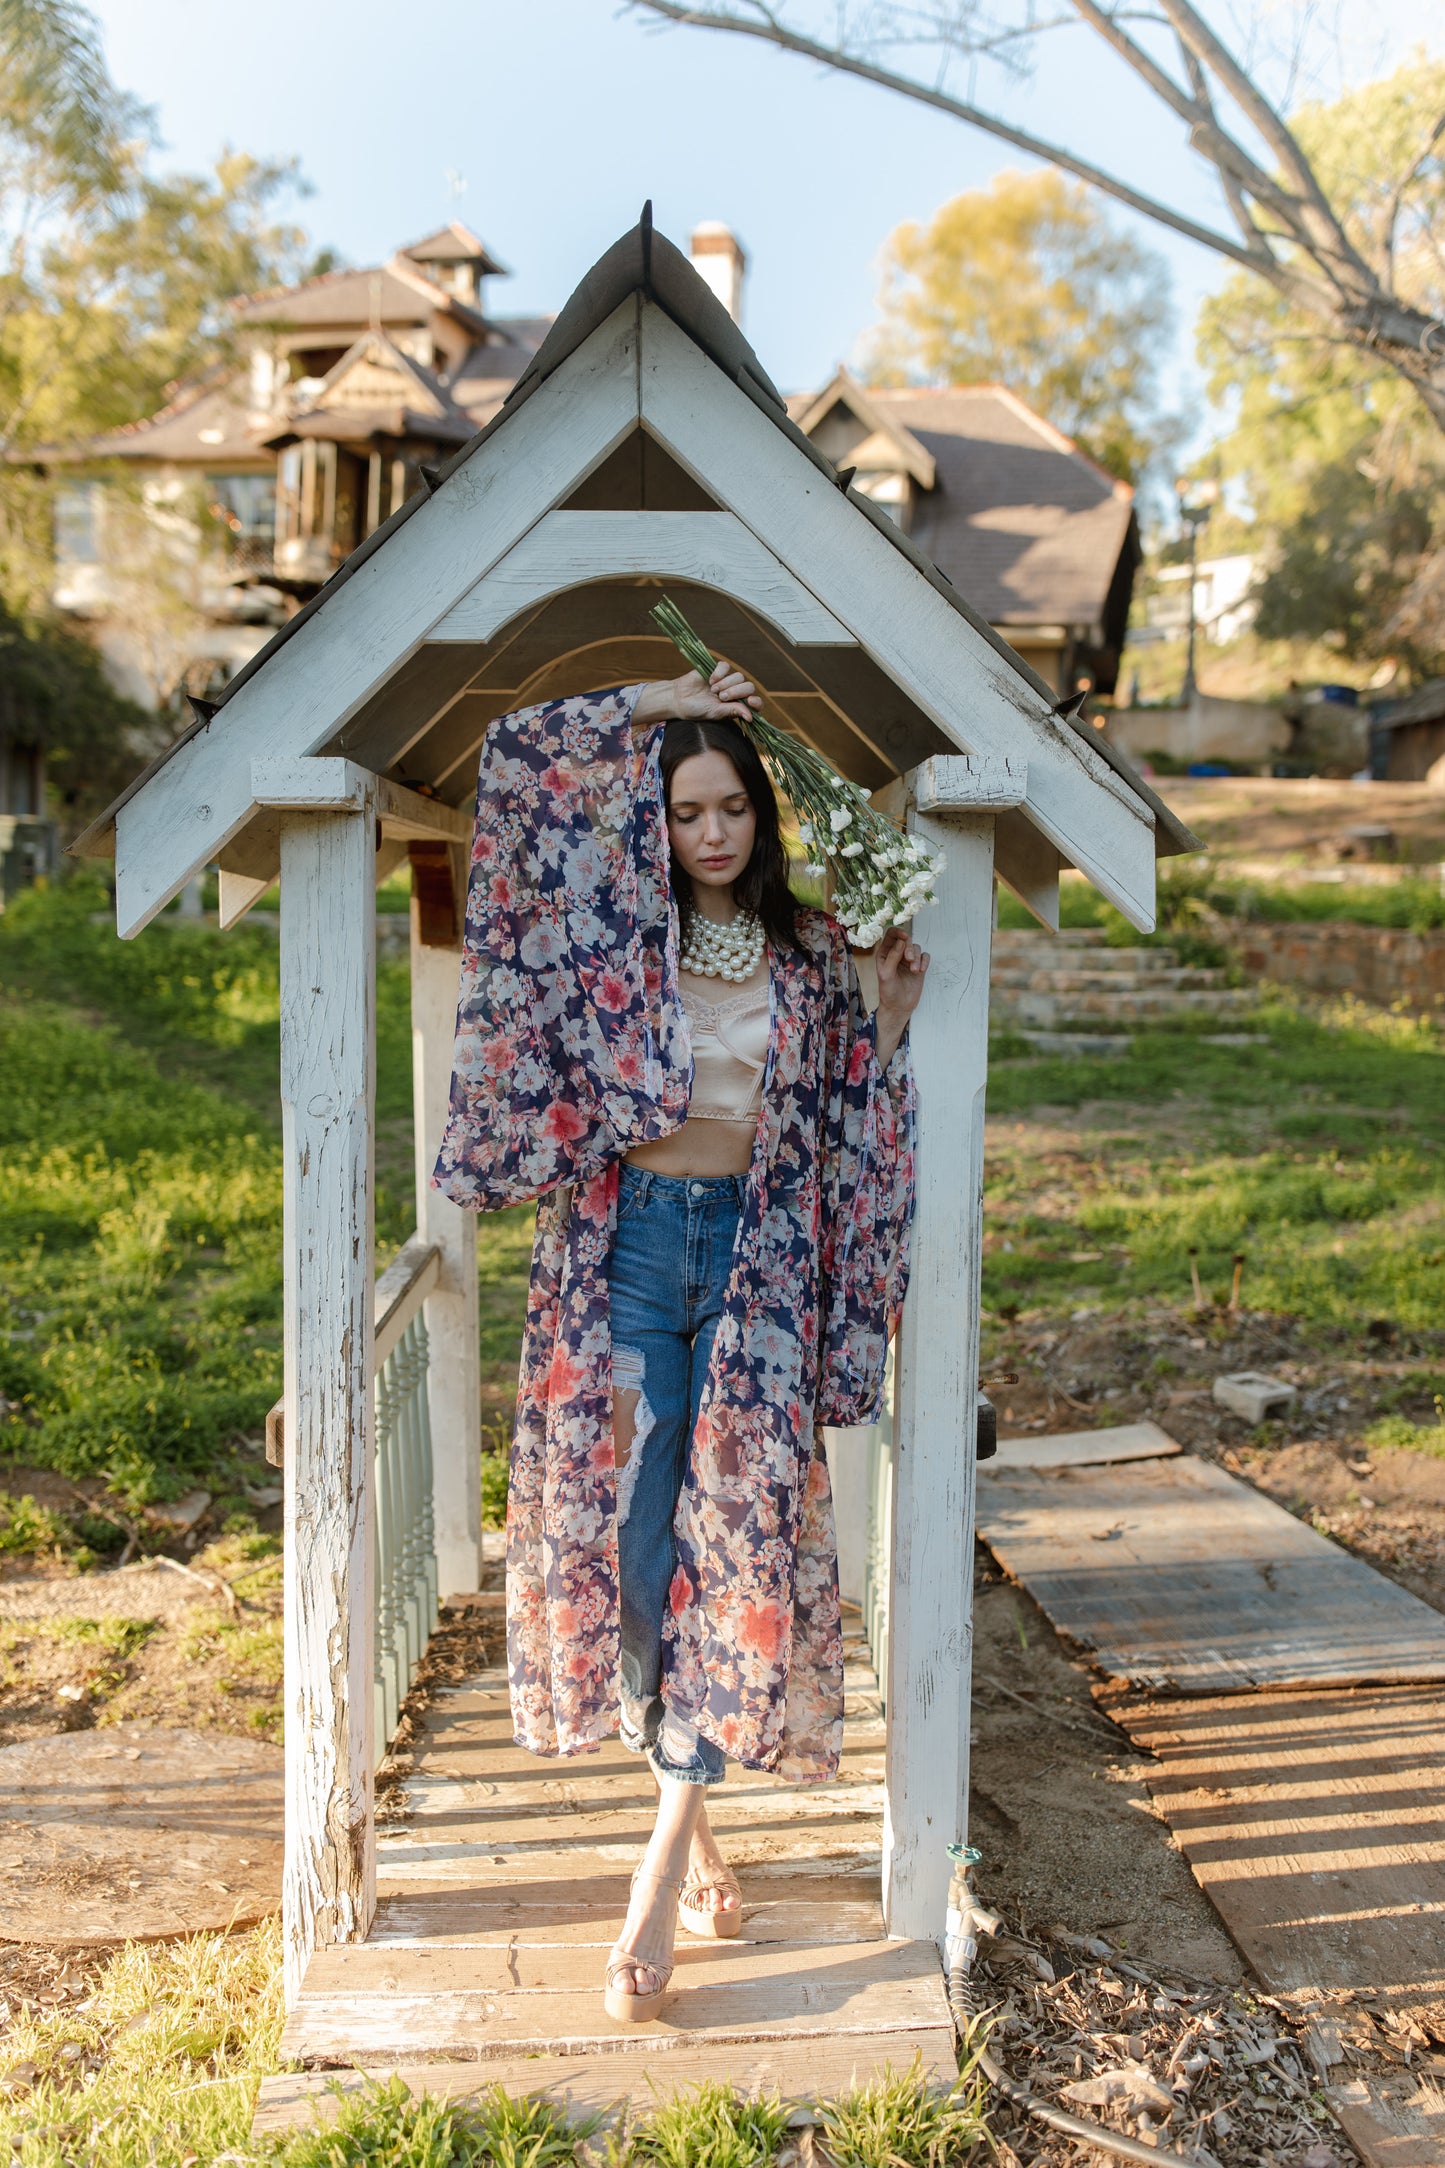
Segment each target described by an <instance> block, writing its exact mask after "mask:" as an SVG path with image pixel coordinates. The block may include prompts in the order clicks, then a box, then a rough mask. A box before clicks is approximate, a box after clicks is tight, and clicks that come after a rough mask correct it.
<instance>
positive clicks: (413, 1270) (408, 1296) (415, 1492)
mask: <svg viewBox="0 0 1445 2168" xmlns="http://www.w3.org/2000/svg"><path fill="white" fill-rule="evenodd" d="M441 1266H442V1256H441V1251H440V1249H438V1248H437V1246H436V1245H435V1244H434V1243H429V1242H424V1241H423V1240H422V1238H421V1236H420V1235H413V1236H412V1238H411V1240H410V1241H409V1242H407V1243H406V1244H405V1245H404V1246H403V1248H402V1249H400V1250H399V1251H398V1252H397V1254H396V1256H395V1257H394V1258H393V1259H392V1261H391V1263H390V1264H389V1265H388V1266H387V1268H386V1270H385V1272H383V1273H382V1275H381V1277H380V1278H379V1279H378V1281H377V1283H376V1298H375V1310H374V1313H373V1314H374V1332H375V1341H374V1350H373V1358H372V1359H373V1363H374V1366H375V1377H376V1449H375V1454H374V1457H373V1461H372V1475H373V1484H374V1488H373V1493H372V1501H373V1511H372V1528H373V1531H374V1555H375V1591H376V1595H375V1603H376V1623H375V1643H374V1648H375V1654H374V1658H373V1667H372V1669H373V1681H374V1692H375V1695H376V1745H377V1753H378V1756H380V1755H381V1754H382V1753H384V1752H385V1750H386V1747H387V1746H388V1744H389V1743H390V1740H391V1737H392V1734H393V1733H394V1732H395V1730H396V1722H397V1716H398V1713H399V1711H400V1708H401V1704H402V1702H403V1701H404V1700H405V1699H406V1693H407V1689H408V1687H409V1686H410V1685H411V1682H412V1680H413V1678H414V1677H415V1676H416V1667H417V1665H418V1664H419V1663H420V1662H421V1659H422V1655H423V1653H424V1651H425V1649H426V1645H427V1642H428V1641H429V1640H430V1639H431V1634H432V1629H433V1627H434V1626H435V1625H436V1620H437V1597H438V1588H437V1561H436V1542H435V1528H434V1519H433V1515H434V1508H433V1490H432V1474H433V1471H432V1439H431V1413H430V1403H429V1398H428V1392H427V1370H428V1363H429V1353H428V1340H427V1329H426V1321H425V1319H424V1317H423V1315H422V1306H423V1304H424V1303H425V1301H426V1298H427V1296H428V1295H429V1294H430V1293H431V1292H432V1290H433V1288H435V1287H436V1285H437V1283H438V1281H439V1279H440V1277H441ZM284 1408H285V1403H284V1402H282V1401H279V1400H278V1401H277V1403H276V1405H275V1407H274V1408H272V1410H271V1412H270V1414H269V1415H268V1416H267V1418H266V1458H267V1459H268V1460H269V1461H270V1462H271V1463H272V1464H273V1466H275V1467H278V1468H279V1467H282V1466H284V1462H285V1413H284Z"/></svg>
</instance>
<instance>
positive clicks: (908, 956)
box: [874, 926, 928, 1069]
mask: <svg viewBox="0 0 1445 2168" xmlns="http://www.w3.org/2000/svg"><path fill="white" fill-rule="evenodd" d="M874 964H875V967H876V969H877V972H878V1059H879V1061H880V1062H881V1063H882V1065H883V1067H884V1068H885V1069H886V1068H887V1066H888V1064H889V1062H890V1061H891V1060H892V1059H893V1056H894V1054H895V1053H896V1052H897V1049H898V1042H899V1040H900V1039H901V1038H902V1037H903V1034H904V1032H905V1031H906V1030H907V1028H908V1019H909V1018H910V1017H911V1016H912V1014H913V1012H914V1010H915V1009H916V1008H917V1007H918V1003H919V999H920V996H921V995H922V993H923V981H924V977H925V975H926V973H927V971H928V951H927V950H926V949H921V948H920V947H919V946H918V943H917V942H916V941H910V940H909V938H908V935H907V934H906V933H905V932H904V931H903V929H902V927H901V926H895V927H894V928H893V929H892V931H891V932H889V933H886V934H885V935H884V936H883V939H882V941H881V942H880V943H879V945H878V952H877V954H876V956H875V957H874Z"/></svg>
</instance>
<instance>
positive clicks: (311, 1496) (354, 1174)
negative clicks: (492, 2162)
mask: <svg viewBox="0 0 1445 2168" xmlns="http://www.w3.org/2000/svg"><path fill="white" fill-rule="evenodd" d="M296 765H297V768H298V770H299V769H301V768H303V767H304V766H305V764H304V763H297V764H296ZM375 860H376V840H375V821H374V813H373V808H372V804H371V800H370V798H369V796H368V795H367V794H366V792H365V791H363V792H362V794H361V802H360V803H359V804H358V805H356V807H355V809H354V810H347V811H326V812H296V813H287V814H286V815H285V817H284V818H283V821H282V829H281V1099H282V1114H283V1121H284V1150H285V1244H286V1299H285V1437H286V1509H285V1510H286V1536H285V1581H284V1588H285V1690H286V1864H285V1876H284V1889H283V1903H282V1911H283V1923H284V1935H285V1985H286V1998H287V2001H288V2003H291V2002H294V2000H295V1998H296V1995H297V1993H298V1991H299V1989H300V1986H301V1979H302V1975H303V1973H304V1971H305V1969H306V1962H307V1959H308V1958H309V1957H310V1954H311V1951H312V1949H313V1948H315V1947H317V1946H318V1945H321V1944H325V1943H330V1942H356V1941H359V1940H360V1939H361V1937H362V1936H363V1935H365V1933H366V1930H367V1928H368V1927H369V1926H370V1924H371V1915H372V1912H373V1910H374V1908H375V1903H376V1857H375V1845H374V1832H373V1825H372V1768H373V1765H374V1761H375V1754H374V1751H373V1729H374V1725H373V1709H372V1626H373V1602H374V1592H373V1587H372V1580H373V1563H372V1520H371V1516H372V1502H371V1462H372V1453H373V1445H374V1428H375V1425H374V1417H373V1409H372V1348H373V1337H372V1280H373V1269H374V1268H373V1220H374V1185H373V1167H372V1127H373V1122H372V1113H373V1105H374V1101H375V1095H376V992H375V988H376V972H375V957H376V927H375V915H374V911H375V907H374V898H373V877H374V867H375Z"/></svg>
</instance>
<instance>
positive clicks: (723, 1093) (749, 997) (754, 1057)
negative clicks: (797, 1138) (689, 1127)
mask: <svg viewBox="0 0 1445 2168" xmlns="http://www.w3.org/2000/svg"><path fill="white" fill-rule="evenodd" d="M681 992H682V1006H683V1009H684V1010H685V1012H686V1015H687V1030H688V1037H689V1038H690V1039H691V1041H692V1060H693V1074H692V1099H691V1101H690V1102H689V1105H688V1110H687V1118H688V1120H689V1121H709V1122H749V1121H751V1120H752V1119H753V1117H754V1115H755V1114H756V1113H757V1110H758V1100H759V1098H760V1097H761V1095H762V1088H763V1072H764V1070H765V1069H766V1068H767V1064H768V1031H769V1023H770V1012H769V987H768V984H767V982H766V981H764V983H763V984H762V985H761V986H757V987H753V988H752V989H751V990H750V991H747V992H744V993H741V994H734V995H733V996H732V998H731V999H730V1000H728V1001H708V1000H705V999H704V997H703V996H702V995H701V994H694V993H690V992H689V991H688V990H687V988H685V987H684V988H682V989H681Z"/></svg>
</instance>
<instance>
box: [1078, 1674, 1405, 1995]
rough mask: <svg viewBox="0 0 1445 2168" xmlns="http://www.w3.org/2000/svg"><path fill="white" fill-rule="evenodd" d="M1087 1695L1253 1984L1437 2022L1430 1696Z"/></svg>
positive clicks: (1394, 1692) (1375, 1690) (1398, 1689)
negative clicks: (1420, 2009)
mask: <svg viewBox="0 0 1445 2168" xmlns="http://www.w3.org/2000/svg"><path fill="white" fill-rule="evenodd" d="M1102 1698H1103V1699H1104V1702H1105V1706H1106V1707H1107V1708H1108V1710H1109V1713H1110V1714H1111V1716H1113V1717H1114V1719H1115V1721H1116V1722H1118V1723H1120V1724H1122V1725H1123V1726H1124V1728H1125V1730H1126V1731H1127V1732H1128V1733H1129V1736H1130V1738H1131V1739H1133V1740H1134V1742H1135V1743H1136V1745H1138V1746H1140V1747H1143V1748H1144V1749H1145V1750H1146V1751H1147V1752H1149V1753H1150V1754H1152V1755H1154V1756H1156V1757H1157V1758H1156V1761H1155V1762H1154V1763H1153V1764H1152V1765H1150V1766H1147V1767H1146V1769H1145V1772H1144V1774H1145V1779H1146V1781H1147V1783H1148V1785H1149V1789H1150V1791H1151V1792H1152V1793H1153V1795H1154V1798H1155V1799H1156V1801H1157V1802H1158V1804H1159V1806H1160V1808H1161V1809H1162V1810H1163V1812H1164V1814H1165V1816H1166V1817H1167V1819H1168V1822H1169V1826H1170V1828H1171V1829H1172V1830H1173V1832H1174V1834H1175V1837H1176V1838H1177V1839H1178V1841H1179V1845H1180V1848H1181V1850H1182V1851H1183V1853H1184V1856H1185V1857H1186V1859H1187V1860H1188V1861H1189V1864H1190V1866H1191V1867H1192V1868H1193V1870H1194V1874H1195V1877H1196V1879H1197V1880H1198V1882H1199V1883H1200V1885H1201V1887H1202V1888H1203V1889H1205V1890H1206V1891H1207V1892H1208V1894H1209V1896H1210V1897H1211V1898H1212V1900H1213V1902H1214V1904H1215V1906H1216V1907H1217V1909H1218V1911H1219V1913H1220V1916H1221V1918H1222V1919H1223V1921H1224V1923H1225V1925H1226V1927H1228V1929H1229V1931H1230V1933H1231V1935H1233V1937H1234V1939H1235V1941H1236V1942H1237V1943H1238V1945H1239V1947H1240V1949H1241V1950H1242V1951H1243V1952H1244V1954H1245V1956H1246V1957H1247V1958H1248V1959H1249V1961H1250V1963H1251V1964H1252V1965H1253V1966H1254V1968H1255V1970H1256V1972H1257V1973H1258V1974H1259V1976H1260V1978H1261V1979H1262V1980H1264V1981H1266V1982H1267V1983H1268V1985H1269V1986H1270V1987H1271V1988H1273V1989H1275V1990H1277V1991H1278V1992H1280V1993H1291V1992H1294V1991H1295V1990H1298V1989H1301V1988H1303V1989H1312V1988H1317V1989H1320V1990H1322V1991H1323V1992H1325V1993H1329V1992H1331V1991H1333V1990H1336V1989H1342V1988H1343V1989H1350V1990H1356V1991H1361V1990H1368V1991H1371V1992H1372V1993H1376V1994H1379V1995H1382V1996H1384V1997H1385V1998H1386V1999H1387V2001H1388V2002H1390V2003H1393V2004H1395V2005H1397V2006H1399V2007H1402V2008H1408V2007H1410V2006H1412V2005H1414V2004H1421V2005H1425V2004H1428V2005H1431V2006H1433V2007H1435V2008H1436V2010H1437V2015H1438V2016H1445V1813H1442V1809H1445V1691H1436V1692H1433V1693H1432V1692H1429V1691H1428V1690H1425V1689H1421V1688H1418V1687H1409V1686H1395V1687H1368V1688H1360V1689H1358V1690H1357V1691H1355V1692H1352V1693H1342V1692H1327V1693H1317V1692H1316V1693H1281V1694H1250V1695H1220V1696H1211V1697H1209V1698H1208V1699H1200V1700H1187V1701H1160V1700H1154V1699H1150V1700H1141V1699H1139V1698H1138V1697H1137V1696H1133V1695H1127V1694H1121V1693H1110V1692H1109V1691H1108V1690H1107V1689H1106V1690H1105V1692H1104V1695H1103V1697H1102Z"/></svg>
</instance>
